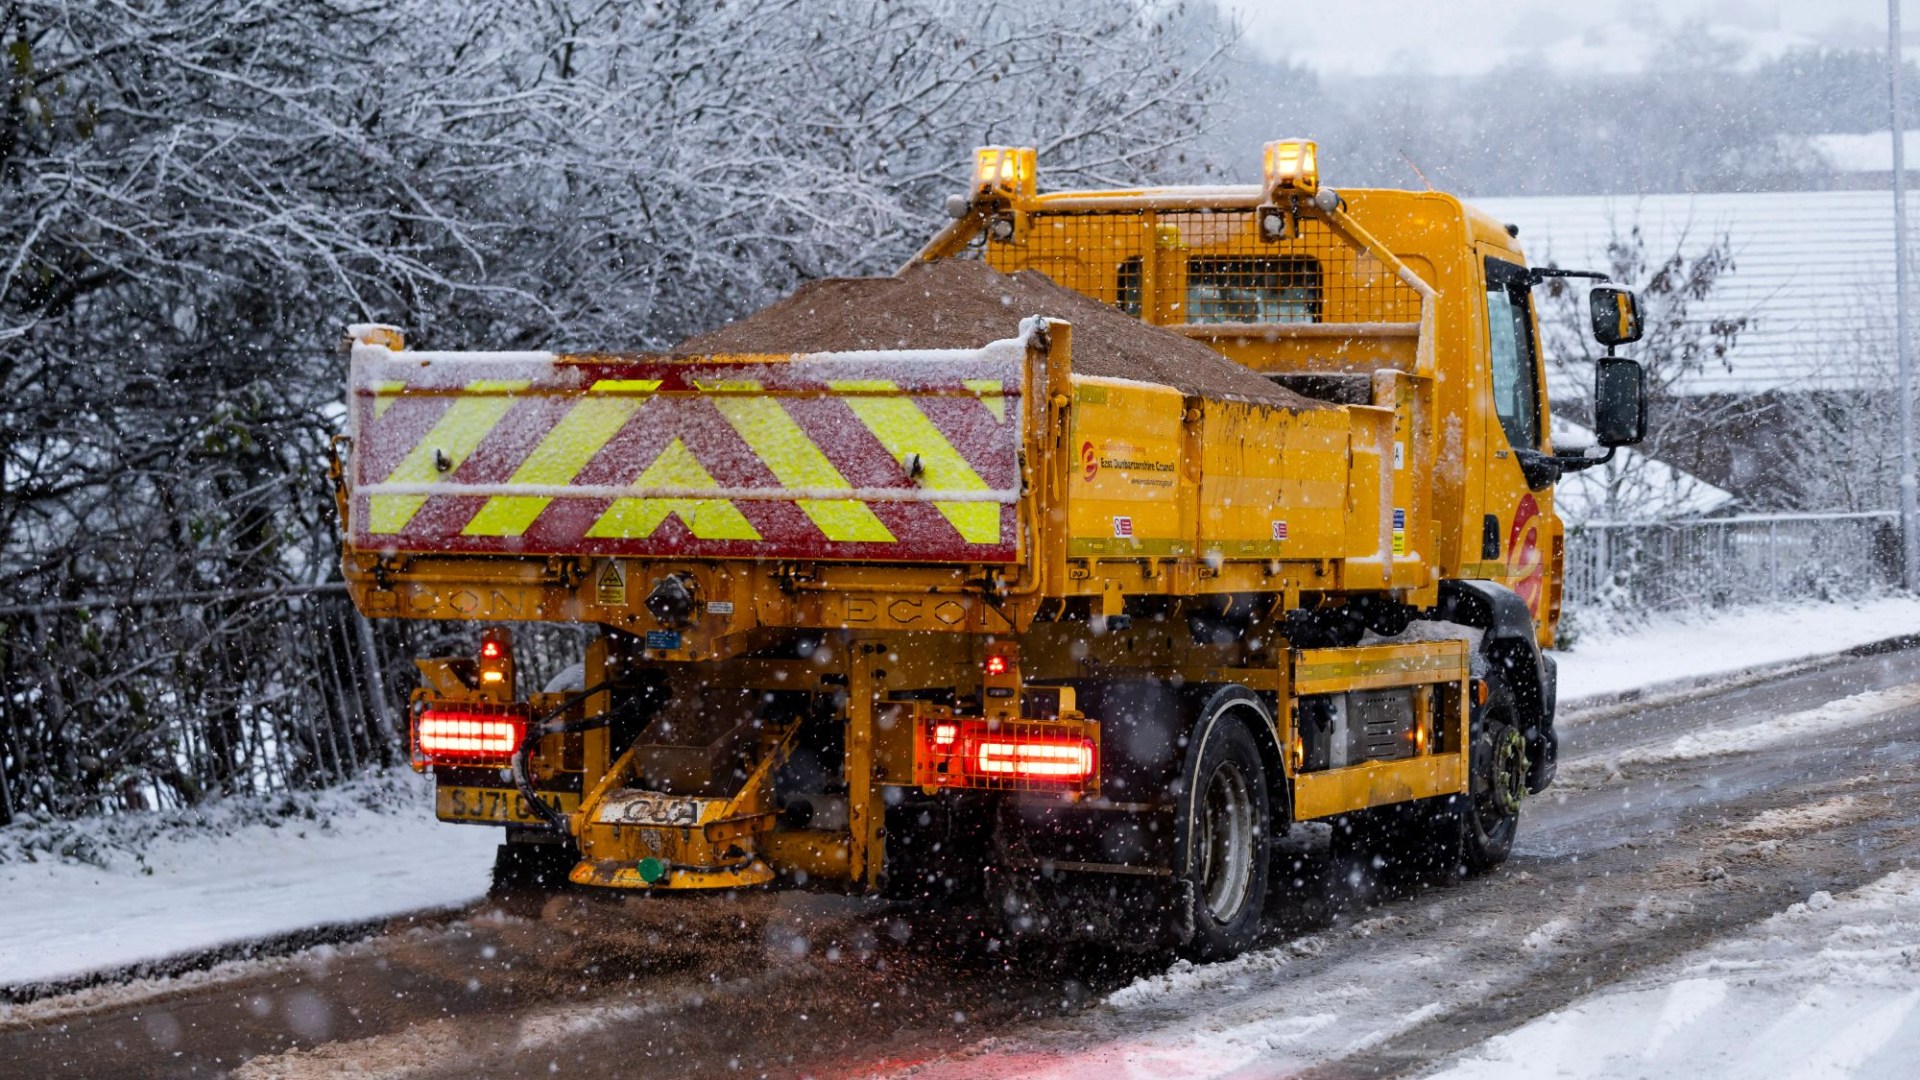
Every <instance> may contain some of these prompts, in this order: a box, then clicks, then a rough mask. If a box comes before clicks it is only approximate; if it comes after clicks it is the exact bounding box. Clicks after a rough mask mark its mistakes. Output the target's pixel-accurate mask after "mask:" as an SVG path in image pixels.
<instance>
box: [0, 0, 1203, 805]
mask: <svg viewBox="0 0 1920 1080" xmlns="http://www.w3.org/2000/svg"><path fill="white" fill-rule="evenodd" d="M1230 37H1231V34H1230V32H1229V31H1228V30H1226V29H1224V28H1223V27H1222V25H1221V24H1220V22H1219V21H1218V19H1217V17H1216V16H1215V15H1214V13H1213V11H1212V9H1211V7H1209V6H1206V5H1200V6H1198V7H1195V8H1192V9H1189V8H1187V7H1185V6H1183V5H1179V4H1165V3H1158V2H1148V0H1063V2H1059V3H1051V4H1023V3H1015V2H1010V0H809V2H801V0H728V2H726V3H718V4H716V3H714V2H713V0H642V2H629V0H503V2H501V3H493V4H467V3H459V2H455V0H392V2H390V3H385V4H360V3H355V2H352V0H0V595H4V597H5V599H6V601H7V604H8V605H15V606H21V605H24V606H28V607H32V606H34V605H42V604H45V603H50V602H58V601H76V600H81V599H86V598H91V597H96V596H103V595H104V596H109V597H111V596H124V595H128V594H132V593H151V592H167V591H182V592H230V591H233V590H239V589H247V588H254V587H262V588H271V587H273V586H274V585H276V584H278V583H284V582H289V581H318V580H323V579H325V578H327V577H329V576H331V575H333V574H334V569H333V560H334V558H335V546H334V540H333V526H332V524H331V522H330V520H329V513H330V503H329V499H328V497H327V492H326V485H325V483H324V480H323V479H322V475H321V474H322V470H323V465H324V453H325V445H326V440H327V438H328V436H329V435H330V434H331V432H332V430H333V428H334V427H335V426H336V424H337V422H338V419H339V411H338V409H339V407H338V404H337V403H338V401H339V399H340V396H341V382H342V378H343V375H342V365H341V363H340V360H339V357H338V356H337V354H336V353H335V352H334V346H335V345H336V343H337V339H338V336H339V333H340V328H341V326H342V325H343V324H345V323H348V322H357V321H368V320H377V321H383V322H393V323H398V324H401V325H403V326H405V327H407V328H408V329H409V331H411V332H413V333H414V335H415V337H416V340H420V341H422V342H426V343H436V344H443V345H459V346H464V347H490V348H515V347H527V346H535V345H539V346H552V347H561V348H564V347H569V346H598V347H620V348H641V347H648V346H658V345H662V344H665V343H668V342H671V341H673V340H676V339H678V338H680V337H682V336H684V335H686V334H689V333H691V332H694V331H697V330H701V329H704V328H706V327H709V326H711V325H713V324H715V323H717V322H720V321H723V320H724V319H727V318H729V317H732V316H735V315H738V314H741V313H743V312H746V311H749V310H751V309H753V308H755V307H757V306H759V305H760V304H762V303H764V302H765V301H767V300H769V299H771V298H772V297H774V296H776V295H778V294H779V293H782V292H784V291H786V290H787V289H789V288H791V287H792V286H793V285H794V284H795V283H797V282H798V281H799V280H801V279H804V278H807V277H813V276H817V275H822V274H829V273H850V272H851V273H860V272H874V271H884V270H887V269H890V268H891V267H892V266H894V265H896V264H897V263H899V262H900V261H901V260H902V259H904V258H905V257H906V256H907V255H908V254H910V253H911V251H912V250H913V249H914V248H915V247H916V246H917V244H918V243H919V241H920V240H921V239H922V238H923V237H924V236H925V235H926V234H928V233H929V232H930V231H931V230H932V229H934V228H935V227H937V225H938V224H939V221H938V214H937V208H938V206H939V204H940V201H941V200H942V199H943V198H944V196H945V195H947V194H948V193H950V192H951V191H954V190H956V189H958V187H959V186H960V185H961V184H962V183H963V182H964V177H965V176H966V165H967V159H968V153H969V150H970V148H971V147H972V146H973V145H976V144H982V143H992V142H1031V143H1034V144H1037V145H1038V146H1039V147H1040V152H1041V161H1042V163H1043V166H1042V167H1043V170H1045V175H1046V176H1048V177H1051V178H1055V179H1057V180H1059V181H1062V182H1066V181H1077V180H1110V181H1120V180H1126V181H1130V182H1131V181H1138V180H1142V179H1147V180H1170V179H1179V178H1182V177H1184V176H1187V175H1190V174H1192V173H1194V172H1196V171H1197V170H1198V169H1199V164H1198V159H1197V158H1195V157H1192V156H1190V155H1189V152H1188V148H1189V147H1190V146H1191V144H1192V142H1193V140H1194V139H1195V138H1196V137H1197V136H1198V135H1199V134H1201V133H1202V132H1203V130H1204V128H1205V126H1206V122H1207V120H1208V117H1209V105H1210V102H1211V101H1212V99H1213V97H1214V95H1215V94H1216V93H1217V81H1218V79H1217V75H1216V71H1217V61H1218V59H1219V56H1220V55H1221V52H1222V50H1224V49H1225V48H1226V47H1227V46H1228V44H1229V43H1230V40H1229V39H1230ZM0 606H6V605H0ZM181 614H182V613H181V612H178V611H173V612H169V613H168V615H169V619H167V620H159V622H162V623H164V625H165V627H166V629H165V631H164V633H162V632H160V631H159V630H156V629H155V628H154V627H155V625H156V620H155V619H152V618H149V617H148V616H146V615H137V614H136V613H130V612H122V613H120V614H119V615H118V616H116V617H112V618H105V619H98V618H96V619H93V621H91V622H90V623H88V624H87V625H86V626H85V627H84V629H83V628H82V627H81V626H80V625H79V619H80V616H77V615H71V614H66V615H57V616H56V615H51V614H49V615H45V616H41V615H36V614H32V613H27V614H21V615H18V616H13V617H8V618H10V620H11V621H8V622H7V623H6V626H7V630H6V632H5V635H4V641H0V645H4V646H5V650H6V651H5V653H4V654H3V655H4V661H3V662H0V676H4V678H5V679H6V682H5V684H4V686H0V702H4V703H5V705H6V708H7V710H8V711H7V716H6V720H7V724H6V725H5V726H0V732H10V734H8V736H7V738H8V741H9V744H10V748H9V749H7V750H6V751H5V755H4V756H6V757H7V758H8V760H7V761H6V768H7V770H8V771H9V772H10V773H11V774H12V776H13V778H14V791H15V796H16V798H20V796H21V794H22V781H23V780H24V781H26V782H27V783H28V784H29V785H31V790H30V791H28V792H26V801H28V802H32V803H35V804H37V805H41V806H47V807H52V808H56V809H59V810H61V811H63V812H66V811H71V810H74V809H79V808H84V807H87V806H97V805H100V804H102V803H103V802H105V801H107V800H111V799H113V798H117V797H119V793H121V792H122V791H124V790H129V789H130V788H140V787H142V786H143V785H145V786H151V781H152V780H153V779H154V778H161V779H162V781H163V782H164V783H165V784H167V785H169V786H170V789H171V791H172V792H173V794H174V796H176V797H178V798H181V799H192V798H196V797H198V793H199V792H200V791H201V790H204V789H206V788H218V787H232V786H245V785H247V784H250V783H254V782H257V780H258V778H259V777H260V776H261V775H263V773H262V766H261V764H260V763H259V762H258V761H257V760H255V759H254V758H253V757H251V756H250V755H252V754H254V753H255V752H256V751H255V750H252V749H249V748H248V747H249V746H250V745H253V744H250V743H249V742H248V741H247V739H245V738H241V737H239V733H237V732H238V729H239V728H244V727H245V725H248V724H266V725H269V726H270V725H272V724H275V723H280V722H282V719H281V718H277V717H279V713H278V712H276V709H277V708H278V707H277V706H270V705H269V704H268V702H269V700H270V699H273V698H274V697H275V696H276V695H277V696H280V697H282V698H285V697H286V696H288V695H289V694H291V693H292V691H290V690H289V688H288V687H287V685H286V684H285V679H286V678H287V677H288V674H289V673H290V672H298V671H299V669H300V668H301V667H302V665H307V666H311V665H312V664H313V663H314V662H315V661H314V660H313V659H312V657H311V656H310V655H309V648H308V646H309V645H310V642H308V641H307V638H306V637H303V635H309V636H310V628H307V629H303V628H301V627H298V626H280V627H274V626H273V625H272V624H271V623H270V622H269V623H267V624H265V625H264V626H263V625H262V624H261V623H260V618H261V616H260V614H259V612H258V611H257V610H256V609H254V608H250V607H248V606H247V604H246V603H243V602H239V601H235V602H231V603H228V602H204V601H195V602H194V604H193V608H192V611H191V612H190V613H189V614H191V615H192V617H193V620H194V622H193V625H195V626H198V627H199V628H200V630H199V631H198V632H197V636H196V634H193V633H188V632H187V631H186V630H185V629H183V624H181V623H180V622H179V621H178V619H177V618H175V617H177V616H180V615H181ZM183 634H184V635H186V636H187V637H189V638H192V640H181V637H182V635H183ZM236 650H239V651H236ZM236 657H238V659H236ZM135 658H139V659H138V660H136V659H135ZM78 702H85V703H86V704H85V707H84V708H81V707H79V706H78V705H74V706H73V707H72V708H68V707H67V705H64V704H62V703H67V704H73V703H78ZM286 722H288V723H291V722H292V721H286ZM182 725H186V726H187V727H188V728H189V729H190V730H188V731H187V732H186V734H182ZM195 725H198V726H195ZM270 741H272V740H270ZM287 741H288V740H287V739H279V740H277V742H278V744H279V745H282V746H284V745H285V744H286V743H287ZM315 760H318V759H317V758H316V759H315ZM329 768H330V766H329ZM315 770H317V772H316V775H317V774H318V773H324V772H326V771H327V770H326V768H320V767H319V766H315ZM310 771H313V770H310ZM295 780H296V782H297V781H298V780H299V778H298V777H296V778H295Z"/></svg>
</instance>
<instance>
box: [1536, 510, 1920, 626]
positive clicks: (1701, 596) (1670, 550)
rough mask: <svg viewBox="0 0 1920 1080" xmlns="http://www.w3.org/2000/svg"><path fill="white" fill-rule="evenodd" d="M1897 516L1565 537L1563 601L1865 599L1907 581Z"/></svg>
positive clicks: (1572, 604) (1744, 521)
mask: <svg viewBox="0 0 1920 1080" xmlns="http://www.w3.org/2000/svg"><path fill="white" fill-rule="evenodd" d="M1899 557H1900V534H1899V515H1898V514H1896V513H1894V512H1892V511H1886V512H1873V513H1857V514H1749V515H1742V516H1739V517H1729V518H1708V519H1698V520H1689V521H1660V522H1586V523H1583V524H1580V525H1577V526H1572V527H1569V528H1568V530H1567V567H1566V574H1567V576H1566V592H1565V602H1566V605H1567V606H1568V607H1569V608H1573V609H1578V608H1582V607H1591V606H1595V605H1605V604H1628V605H1631V606H1633V607H1635V608H1640V609H1647V608H1676V607H1727V606H1732V605H1738V604H1751V603H1758V602H1762V601H1767V600H1774V599H1816V598H1818V599H1824V598H1832V597H1838V596H1852V595H1859V594H1860V593H1863V592H1870V591H1873V590H1875V589H1879V588H1885V587H1888V586H1891V585H1894V584H1897V583H1898V581H1899V570H1900V567H1899Z"/></svg>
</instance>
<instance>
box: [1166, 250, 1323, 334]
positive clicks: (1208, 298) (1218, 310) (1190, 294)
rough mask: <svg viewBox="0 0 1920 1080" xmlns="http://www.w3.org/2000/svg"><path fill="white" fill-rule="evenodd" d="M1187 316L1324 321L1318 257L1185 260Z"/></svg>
mask: <svg viewBox="0 0 1920 1080" xmlns="http://www.w3.org/2000/svg"><path fill="white" fill-rule="evenodd" d="M1187 321H1188V322H1196V323H1303V322H1319V321H1320V263H1319V261H1318V260H1316V259H1310V258H1300V257H1292V258H1255V259H1243V258H1241V259H1219V258H1193V259H1188V260H1187Z"/></svg>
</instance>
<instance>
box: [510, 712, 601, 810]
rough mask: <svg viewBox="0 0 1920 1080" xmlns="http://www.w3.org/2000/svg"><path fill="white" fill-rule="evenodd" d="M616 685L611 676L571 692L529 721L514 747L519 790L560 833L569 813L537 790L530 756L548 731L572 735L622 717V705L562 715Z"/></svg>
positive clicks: (514, 770)
mask: <svg viewBox="0 0 1920 1080" xmlns="http://www.w3.org/2000/svg"><path fill="white" fill-rule="evenodd" d="M613 685H614V680H612V679H608V680H606V681H604V682H600V683H596V684H595V685H593V686H589V687H587V688H586V689H585V690H582V691H580V692H578V693H576V694H572V695H569V696H568V697H567V699H566V700H565V701H562V702H561V703H560V704H558V705H556V706H554V707H553V708H551V709H548V710H547V711H546V712H544V713H542V714H540V716H539V717H538V718H537V719H535V720H533V721H532V722H531V723H529V724H527V733H526V734H525V735H524V736H522V737H521V739H520V745H519V746H517V747H515V748H514V751H513V764H512V769H513V786H514V787H515V788H517V789H518V790H519V792H520V797H521V798H523V799H525V800H527V806H528V807H529V808H531V809H532V810H533V812H534V815H535V816H537V817H539V818H540V820H542V821H544V822H546V823H547V828H548V829H549V830H550V831H553V832H558V833H566V832H568V829H567V815H566V814H564V813H562V812H561V811H560V810H558V809H556V808H555V807H553V806H552V805H551V804H549V803H548V802H547V800H545V799H543V798H541V797H540V793H539V792H538V791H535V790H534V787H533V776H532V774H531V773H530V772H529V771H528V768H527V760H528V757H529V756H530V755H531V753H532V751H533V744H534V743H535V742H537V741H539V740H540V739H543V738H545V737H546V736H548V735H570V734H573V733H575V732H580V731H592V730H593V729H595V728H602V727H606V726H607V725H608V724H611V723H613V722H614V721H615V720H617V719H619V718H620V716H621V714H622V711H623V710H621V709H609V710H607V711H606V712H603V713H600V714H598V715H596V716H589V717H586V718H584V719H581V720H571V721H569V720H563V719H561V717H563V716H565V715H566V714H567V713H568V712H570V711H572V709H573V708H574V706H576V705H579V704H580V703H581V702H583V701H586V700H587V699H588V698H590V697H592V696H593V695H595V694H598V693H601V692H603V691H606V690H609V689H611V688H612V687H613Z"/></svg>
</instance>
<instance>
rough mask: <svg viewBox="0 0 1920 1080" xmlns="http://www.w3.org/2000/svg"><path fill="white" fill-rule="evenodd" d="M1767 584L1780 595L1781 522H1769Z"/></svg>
mask: <svg viewBox="0 0 1920 1080" xmlns="http://www.w3.org/2000/svg"><path fill="white" fill-rule="evenodd" d="M1767 584H1768V586H1769V588H1768V591H1769V592H1771V593H1773V594H1774V596H1775V598H1778V597H1779V595H1780V523H1779V522H1778V521H1769V522H1767Z"/></svg>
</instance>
